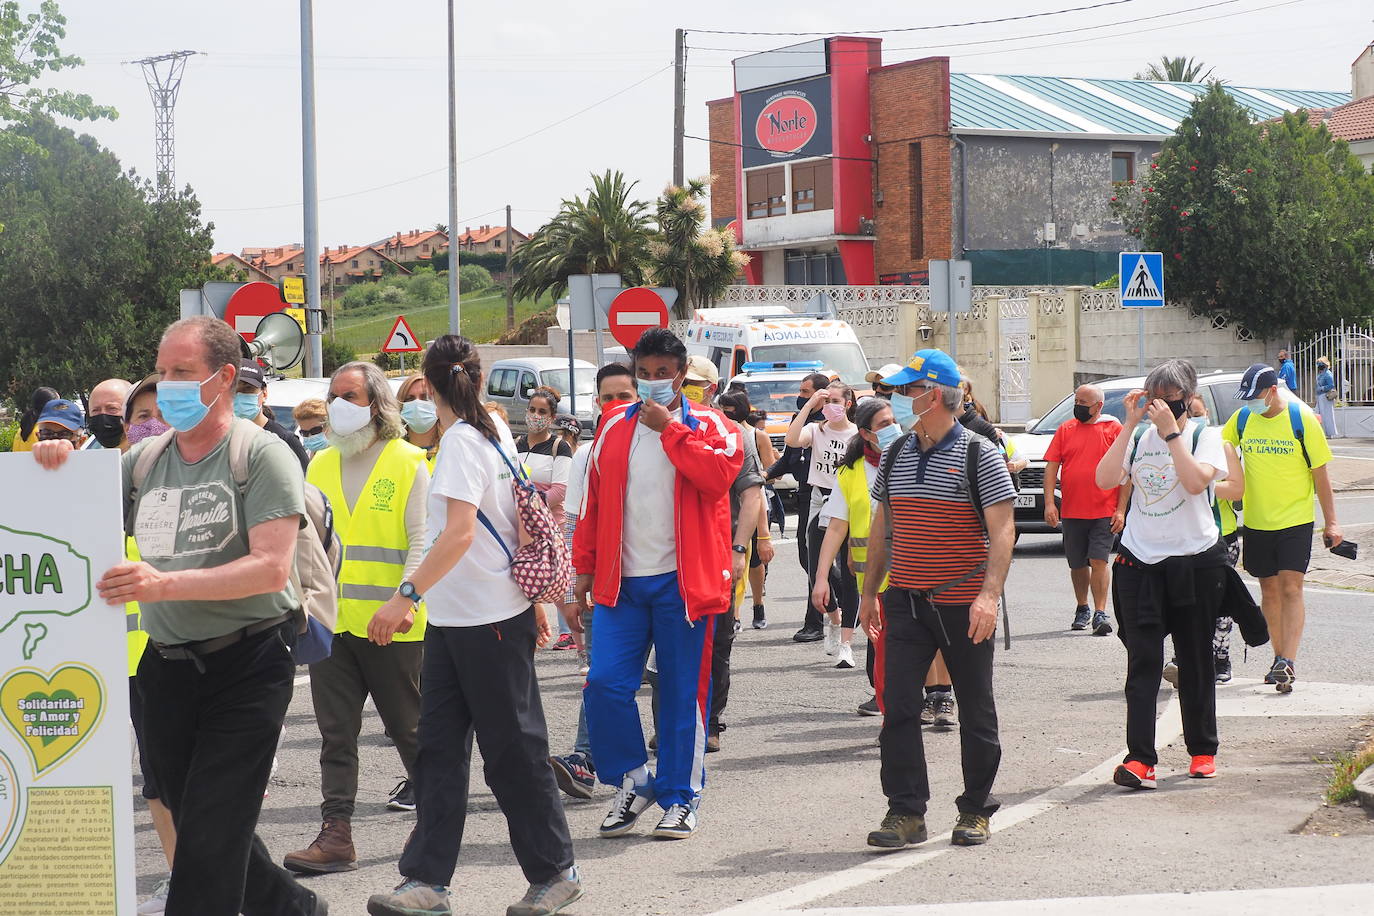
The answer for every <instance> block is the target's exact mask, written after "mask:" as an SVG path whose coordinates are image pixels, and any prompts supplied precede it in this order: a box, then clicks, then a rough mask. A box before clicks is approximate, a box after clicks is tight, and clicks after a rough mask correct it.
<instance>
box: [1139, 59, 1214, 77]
mask: <svg viewBox="0 0 1374 916" xmlns="http://www.w3.org/2000/svg"><path fill="white" fill-rule="evenodd" d="M1215 71H1216V68H1215V67H1208V66H1207V65H1206V64H1204V63H1203V62H1202V61H1200V60H1196V59H1195V58H1192V57H1167V56H1166V57H1161V58H1160V59H1159V60H1157V61H1155V62H1153V63H1151V64H1149V65H1148V66H1147V67H1146V68H1145V69H1144V70H1143V71H1141V72H1140V73H1137V74H1136V75H1135V78H1136V79H1138V80H1149V81H1151V82H1156V83H1202V82H1206V81H1207V80H1209V79H1211V77H1212V74H1213V73H1214V72H1215Z"/></svg>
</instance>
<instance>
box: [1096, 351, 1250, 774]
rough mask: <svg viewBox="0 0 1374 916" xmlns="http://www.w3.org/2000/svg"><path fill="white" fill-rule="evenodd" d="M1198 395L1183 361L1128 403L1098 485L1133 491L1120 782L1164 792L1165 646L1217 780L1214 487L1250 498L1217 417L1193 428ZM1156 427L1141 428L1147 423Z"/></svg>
mask: <svg viewBox="0 0 1374 916" xmlns="http://www.w3.org/2000/svg"><path fill="white" fill-rule="evenodd" d="M1196 393H1197V372H1196V370H1194V369H1193V367H1192V364H1190V363H1187V362H1185V361H1183V360H1179V359H1171V360H1169V361H1168V362H1166V363H1164V364H1162V365H1160V366H1158V367H1156V368H1155V369H1154V371H1152V372H1151V373H1150V375H1149V377H1147V378H1146V380H1145V388H1144V389H1143V390H1142V389H1136V390H1135V391H1132V392H1130V393H1129V394H1127V395H1126V423H1125V429H1126V432H1123V433H1122V434H1121V435H1120V436H1118V437H1117V439H1116V442H1115V443H1113V444H1112V447H1111V448H1110V449H1108V450H1107V454H1105V455H1104V456H1102V460H1101V461H1100V462H1099V463H1098V465H1097V485H1098V486H1099V487H1102V488H1103V489H1104V490H1105V489H1110V488H1112V487H1115V486H1119V485H1121V484H1123V483H1126V482H1128V481H1129V482H1130V484H1131V488H1132V492H1131V502H1130V506H1129V508H1128V509H1127V511H1126V527H1125V530H1124V531H1123V532H1122V535H1121V552H1120V553H1119V554H1118V555H1117V559H1116V564H1115V569H1114V570H1113V578H1114V580H1115V581H1113V583H1112V598H1113V603H1114V605H1115V608H1116V619H1117V624H1118V627H1119V629H1118V634H1119V636H1120V638H1121V641H1122V642H1123V643H1125V645H1126V747H1127V753H1126V759H1125V760H1124V761H1122V764H1121V766H1119V767H1117V768H1116V773H1115V775H1114V777H1113V781H1114V782H1115V783H1116V784H1117V785H1120V786H1126V787H1128V788H1136V789H1153V788H1154V787H1155V763H1156V762H1157V755H1156V753H1155V701H1156V697H1157V695H1158V693H1159V679H1160V675H1161V674H1162V672H1163V670H1164V637H1165V635H1166V634H1171V635H1172V636H1173V640H1174V653H1175V656H1176V657H1177V659H1178V669H1179V670H1178V678H1179V680H1178V694H1179V705H1180V707H1181V708H1182V713H1183V736H1184V739H1185V741H1186V743H1187V747H1188V753H1189V754H1190V755H1191V756H1192V764H1191V766H1190V767H1189V775H1190V776H1193V777H1196V778H1199V779H1205V778H1208V777H1211V776H1215V775H1216V760H1215V758H1216V753H1217V741H1218V739H1217V709H1216V703H1217V697H1216V674H1215V669H1214V668H1213V653H1212V633H1213V631H1214V630H1215V627H1216V618H1217V615H1218V611H1219V609H1220V608H1221V606H1222V600H1223V598H1224V596H1225V592H1226V588H1227V584H1228V573H1230V568H1229V567H1228V565H1227V562H1226V545H1225V543H1224V542H1223V541H1222V540H1221V529H1220V528H1219V527H1218V525H1217V522H1216V520H1215V518H1214V516H1213V514H1212V490H1213V488H1216V489H1217V492H1218V495H1220V496H1222V497H1223V498H1226V499H1236V498H1239V497H1240V496H1241V495H1242V491H1243V490H1244V486H1245V481H1244V477H1243V476H1242V475H1241V472H1240V466H1239V462H1238V461H1237V459H1236V457H1235V452H1234V451H1228V450H1227V447H1226V446H1225V443H1223V442H1222V440H1221V433H1220V431H1219V430H1218V429H1217V428H1216V427H1214V426H1208V425H1207V423H1206V421H1205V420H1202V419H1194V420H1191V421H1190V420H1189V419H1188V416H1187V405H1188V402H1189V401H1190V400H1191V399H1192V397H1193V395H1194V394H1196ZM1145 417H1148V418H1149V421H1150V422H1149V424H1147V425H1145V426H1143V427H1141V420H1142V419H1143V418H1145Z"/></svg>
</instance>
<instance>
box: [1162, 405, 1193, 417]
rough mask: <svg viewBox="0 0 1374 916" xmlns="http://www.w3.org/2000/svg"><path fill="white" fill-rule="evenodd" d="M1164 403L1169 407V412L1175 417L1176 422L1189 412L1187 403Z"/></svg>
mask: <svg viewBox="0 0 1374 916" xmlns="http://www.w3.org/2000/svg"><path fill="white" fill-rule="evenodd" d="M1164 403H1165V404H1167V405H1168V407H1169V412H1170V413H1172V414H1173V415H1174V419H1175V420H1177V419H1178V418H1179V417H1181V416H1183V415H1184V414H1185V413H1187V412H1188V402H1187V401H1165V402H1164Z"/></svg>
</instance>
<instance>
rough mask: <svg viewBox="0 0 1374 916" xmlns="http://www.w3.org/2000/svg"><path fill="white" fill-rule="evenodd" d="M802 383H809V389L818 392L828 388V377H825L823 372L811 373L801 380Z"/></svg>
mask: <svg viewBox="0 0 1374 916" xmlns="http://www.w3.org/2000/svg"><path fill="white" fill-rule="evenodd" d="M802 381H803V382H810V383H811V387H812V388H815V389H816V390H817V391H820V390H821V389H822V388H829V387H830V376H828V375H826V374H825V373H824V372H813V373H811V374H810V375H808V376H807V377H806V378H804V379H802Z"/></svg>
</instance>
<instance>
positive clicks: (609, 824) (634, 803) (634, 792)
mask: <svg viewBox="0 0 1374 916" xmlns="http://www.w3.org/2000/svg"><path fill="white" fill-rule="evenodd" d="M653 801H654V783H653V776H652V775H651V776H650V777H649V783H648V784H647V785H644V786H636V785H635V781H634V777H632V776H626V777H625V781H624V782H622V783H621V784H620V788H619V789H616V792H615V799H614V800H613V801H612V802H611V810H610V811H607V812H606V817H605V819H604V820H603V821H602V822H601V831H600V832H601V835H602V836H606V837H610V836H622V835H623V834H626V833H629V832H630V831H631V830H632V829H633V828H634V825H635V821H637V820H639V816H640V815H641V814H643V813H644V809H645V808H647V807H649V806H650V805H651V804H653Z"/></svg>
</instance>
